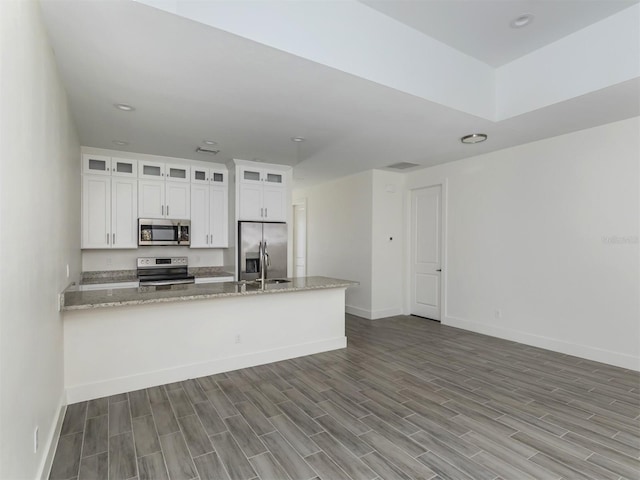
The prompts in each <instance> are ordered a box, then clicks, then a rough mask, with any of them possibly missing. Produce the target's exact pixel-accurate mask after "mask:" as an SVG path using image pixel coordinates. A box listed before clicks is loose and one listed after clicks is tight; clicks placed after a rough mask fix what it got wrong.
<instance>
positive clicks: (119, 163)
mask: <svg viewBox="0 0 640 480" xmlns="http://www.w3.org/2000/svg"><path fill="white" fill-rule="evenodd" d="M137 168H138V167H137V161H136V160H132V159H129V158H118V157H106V156H104V155H91V154H88V153H85V154H84V155H82V173H88V174H91V175H108V176H111V175H117V176H121V177H131V178H136V177H137V176H138V171H137Z"/></svg>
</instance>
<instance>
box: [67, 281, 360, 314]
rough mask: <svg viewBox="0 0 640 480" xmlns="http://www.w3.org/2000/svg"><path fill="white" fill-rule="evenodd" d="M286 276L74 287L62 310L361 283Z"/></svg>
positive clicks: (323, 287) (334, 286)
mask: <svg viewBox="0 0 640 480" xmlns="http://www.w3.org/2000/svg"><path fill="white" fill-rule="evenodd" d="M287 280H291V281H290V282H288V283H274V284H268V285H266V286H265V288H264V289H263V288H261V287H260V286H259V285H258V284H254V283H247V284H238V283H236V282H222V283H205V284H187V285H171V286H163V287H138V288H118V289H112V290H111V289H109V290H93V291H79V290H78V289H77V287H71V288H69V289H67V290H66V291H65V292H64V307H63V310H86V309H91V308H104V307H117V306H120V305H143V304H147V303H159V302H177V301H187V300H199V299H207V298H222V297H236V296H241V295H264V294H271V293H287V292H297V291H304V290H320V289H326V288H346V287H351V286H355V285H358V282H352V281H350V280H340V279H337V278H329V277H298V278H289V279H287Z"/></svg>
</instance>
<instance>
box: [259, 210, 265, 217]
mask: <svg viewBox="0 0 640 480" xmlns="http://www.w3.org/2000/svg"><path fill="white" fill-rule="evenodd" d="M260 217H264V208H261V209H260Z"/></svg>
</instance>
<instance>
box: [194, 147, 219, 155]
mask: <svg viewBox="0 0 640 480" xmlns="http://www.w3.org/2000/svg"><path fill="white" fill-rule="evenodd" d="M196 152H198V153H207V154H209V155H217V154H219V153H220V150H213V149H210V148H202V147H198V148H196Z"/></svg>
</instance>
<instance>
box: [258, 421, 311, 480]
mask: <svg viewBox="0 0 640 480" xmlns="http://www.w3.org/2000/svg"><path fill="white" fill-rule="evenodd" d="M260 438H261V439H262V441H263V442H264V444H265V445H266V446H267V448H268V449H269V451H270V452H271V454H272V455H273V457H274V458H275V459H276V460H277V461H278V463H279V464H280V466H281V467H282V468H283V469H284V471H285V472H287V475H289V476H290V477H291V478H294V479H301V480H304V479H310V478H313V477H315V476H316V472H315V471H314V470H312V469H311V467H310V466H309V464H307V462H305V461H304V459H303V458H302V457H301V456H300V455H299V454H298V452H296V451H295V450H294V449H293V447H292V446H291V445H289V442H287V441H286V440H285V439H284V438H283V437H282V435H280V433H278V432H272V433H268V434H266V435H263V436H262V437H260Z"/></svg>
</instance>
